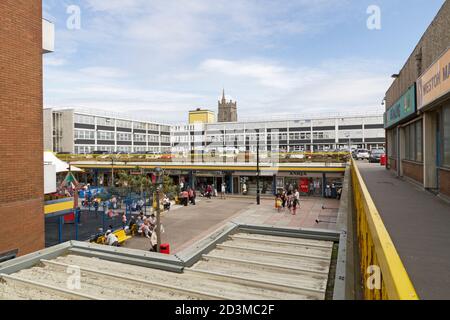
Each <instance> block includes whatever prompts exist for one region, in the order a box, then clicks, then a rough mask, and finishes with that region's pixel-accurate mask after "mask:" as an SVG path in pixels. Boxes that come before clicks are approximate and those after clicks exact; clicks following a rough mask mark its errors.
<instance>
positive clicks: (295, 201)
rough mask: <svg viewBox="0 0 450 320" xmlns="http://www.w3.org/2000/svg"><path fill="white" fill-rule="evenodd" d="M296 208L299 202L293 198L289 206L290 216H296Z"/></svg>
mask: <svg viewBox="0 0 450 320" xmlns="http://www.w3.org/2000/svg"><path fill="white" fill-rule="evenodd" d="M298 206H299V200H298V199H297V198H296V197H294V198H293V199H292V206H291V210H292V215H294V216H295V215H296V214H297V208H298Z"/></svg>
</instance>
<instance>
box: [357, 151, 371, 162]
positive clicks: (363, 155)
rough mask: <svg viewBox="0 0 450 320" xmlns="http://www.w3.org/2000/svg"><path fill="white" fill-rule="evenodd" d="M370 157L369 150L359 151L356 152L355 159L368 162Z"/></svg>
mask: <svg viewBox="0 0 450 320" xmlns="http://www.w3.org/2000/svg"><path fill="white" fill-rule="evenodd" d="M369 157H370V152H369V150H367V149H358V150H356V152H355V158H356V160H360V159H361V160H366V159H369Z"/></svg>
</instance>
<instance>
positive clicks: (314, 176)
mask: <svg viewBox="0 0 450 320" xmlns="http://www.w3.org/2000/svg"><path fill="white" fill-rule="evenodd" d="M343 181H344V174H343V173H337V172H336V173H334V172H330V173H321V172H318V173H315V172H279V173H277V175H276V188H277V192H281V191H283V190H285V191H286V192H288V193H289V192H293V191H295V190H296V189H297V190H298V191H299V192H300V195H302V196H309V197H325V196H327V197H331V195H330V193H327V190H328V189H329V190H332V189H333V188H335V189H336V190H338V189H339V188H341V187H342V183H343Z"/></svg>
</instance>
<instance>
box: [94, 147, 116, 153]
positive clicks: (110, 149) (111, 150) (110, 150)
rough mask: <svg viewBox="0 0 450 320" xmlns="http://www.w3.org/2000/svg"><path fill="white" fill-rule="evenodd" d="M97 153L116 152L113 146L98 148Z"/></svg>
mask: <svg viewBox="0 0 450 320" xmlns="http://www.w3.org/2000/svg"><path fill="white" fill-rule="evenodd" d="M96 151H106V152H114V147H112V146H98V147H97V150H96Z"/></svg>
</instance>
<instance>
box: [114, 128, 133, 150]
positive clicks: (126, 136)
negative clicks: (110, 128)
mask: <svg viewBox="0 0 450 320" xmlns="http://www.w3.org/2000/svg"><path fill="white" fill-rule="evenodd" d="M117 141H131V133H124V132H118V133H117ZM119 151H120V150H119Z"/></svg>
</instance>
